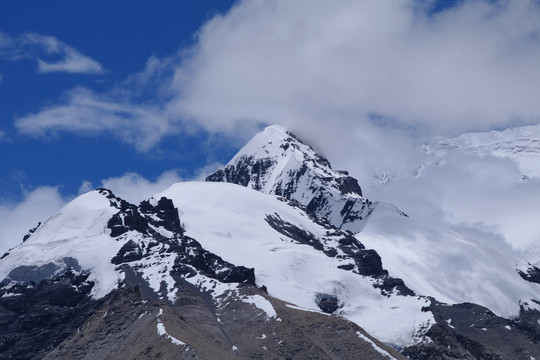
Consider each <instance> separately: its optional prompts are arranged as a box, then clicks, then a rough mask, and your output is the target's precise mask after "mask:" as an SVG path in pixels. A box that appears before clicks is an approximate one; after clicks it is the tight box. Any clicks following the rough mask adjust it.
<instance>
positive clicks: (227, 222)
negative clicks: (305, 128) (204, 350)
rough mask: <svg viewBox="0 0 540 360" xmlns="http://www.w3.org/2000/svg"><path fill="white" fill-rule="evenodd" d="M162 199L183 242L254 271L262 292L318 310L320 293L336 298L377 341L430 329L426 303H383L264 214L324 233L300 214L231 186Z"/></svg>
mask: <svg viewBox="0 0 540 360" xmlns="http://www.w3.org/2000/svg"><path fill="white" fill-rule="evenodd" d="M162 196H165V197H167V198H170V199H172V200H173V202H174V205H175V206H176V207H177V208H178V211H179V215H180V221H181V222H182V224H183V226H184V227H185V229H186V235H188V236H191V237H193V238H195V239H197V240H198V241H199V242H200V243H201V244H202V245H203V247H205V248H206V249H208V250H209V251H211V252H214V253H216V254H219V255H220V256H221V257H223V259H224V260H226V261H229V262H232V263H234V264H236V265H243V266H246V267H253V268H255V277H256V280H257V284H258V285H260V286H262V285H265V286H266V287H267V289H268V293H269V294H270V295H272V296H274V297H277V298H279V299H281V300H284V301H287V302H290V303H292V304H295V305H297V306H298V307H300V308H305V309H308V310H312V311H320V309H319V307H318V306H317V304H316V303H315V297H316V295H317V294H318V293H328V294H332V295H335V296H337V297H338V298H339V300H340V302H341V304H342V308H341V309H340V310H338V312H339V314H341V315H342V316H344V317H345V318H347V319H349V320H351V321H353V322H355V323H357V324H358V325H360V326H362V327H363V328H364V329H366V331H368V332H369V333H371V334H373V335H374V336H375V337H377V338H379V339H381V341H384V342H387V343H392V344H398V345H408V344H411V343H412V342H413V341H414V339H413V335H414V334H415V332H416V330H417V329H418V328H419V327H420V326H421V325H422V324H426V323H430V322H431V323H433V322H434V321H433V317H432V315H431V313H429V312H422V311H421V308H422V307H423V306H427V305H428V304H429V303H428V302H427V300H426V299H422V298H417V297H410V296H409V297H405V296H391V297H386V296H382V295H381V293H380V290H378V289H376V288H374V287H373V286H372V284H373V279H371V278H367V277H363V276H360V275H357V274H354V273H352V272H350V271H346V270H341V269H338V268H337V265H339V264H340V263H339V262H338V260H337V259H335V258H331V257H328V256H326V255H325V254H324V253H323V252H321V251H318V250H315V249H313V248H312V247H310V246H308V245H304V244H299V243H296V242H295V241H294V240H292V239H290V238H287V237H285V236H284V235H282V234H280V233H278V232H277V231H275V230H274V229H273V228H272V227H271V226H270V225H269V224H268V223H267V222H266V221H265V218H266V215H272V214H276V213H277V214H279V216H280V217H281V218H282V219H283V220H285V221H287V222H290V223H292V224H295V225H297V226H299V227H300V228H302V229H304V230H307V231H309V232H311V233H312V234H315V235H316V236H318V237H319V236H321V235H322V234H324V233H325V231H326V229H324V228H322V227H320V226H318V225H316V224H314V223H313V222H312V221H311V220H310V219H309V217H308V216H306V215H305V213H303V212H302V211H301V210H298V209H296V208H293V207H290V206H289V205H288V204H287V203H286V202H283V201H280V200H278V199H277V198H276V197H274V196H271V195H266V194H262V193H259V192H257V191H255V190H252V189H249V188H245V187H242V186H239V185H235V184H229V183H202V182H189V183H178V184H175V185H172V186H171V187H170V188H169V189H167V190H165V191H164V192H161V193H158V194H156V195H155V198H160V197H162Z"/></svg>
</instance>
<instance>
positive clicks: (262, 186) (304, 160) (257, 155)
mask: <svg viewBox="0 0 540 360" xmlns="http://www.w3.org/2000/svg"><path fill="white" fill-rule="evenodd" d="M206 180H207V181H211V182H230V183H236V184H239V185H242V186H246V187H250V188H252V189H255V190H257V191H260V192H263V193H265V194H271V195H278V196H282V197H284V198H286V199H288V200H292V201H294V202H297V203H298V204H300V205H302V206H304V207H305V208H306V210H307V212H308V213H310V214H312V215H314V216H315V217H316V218H318V219H320V220H326V221H328V222H329V223H330V224H332V225H333V226H336V227H338V228H340V229H342V230H351V231H353V232H358V231H361V230H362V228H363V226H364V225H365V219H366V218H367V217H368V216H369V215H370V214H371V212H372V211H373V208H374V204H373V203H372V202H370V201H369V200H367V199H366V198H364V197H363V196H362V189H361V188H360V186H359V185H358V181H357V180H356V179H354V178H353V177H351V176H349V175H348V173H347V172H346V171H336V170H333V169H332V167H331V165H330V162H329V161H328V160H327V159H326V158H325V157H323V156H321V155H319V154H318V153H316V152H315V151H314V150H313V148H311V147H310V146H309V145H306V144H305V143H303V142H302V141H301V140H300V139H299V138H298V137H297V136H296V135H294V134H293V133H291V132H289V131H287V130H286V129H284V128H283V127H281V126H278V125H272V126H269V127H267V128H266V129H264V131H262V132H261V133H259V134H257V135H256V136H255V137H254V138H253V139H252V140H251V141H249V142H248V143H247V145H246V146H244V147H243V148H242V149H241V150H240V151H239V152H238V154H237V155H236V156H235V157H234V158H233V159H232V160H231V161H230V162H229V163H228V164H227V165H226V166H225V168H223V169H221V170H218V171H217V172H215V173H214V174H212V175H210V176H208V177H207V178H206Z"/></svg>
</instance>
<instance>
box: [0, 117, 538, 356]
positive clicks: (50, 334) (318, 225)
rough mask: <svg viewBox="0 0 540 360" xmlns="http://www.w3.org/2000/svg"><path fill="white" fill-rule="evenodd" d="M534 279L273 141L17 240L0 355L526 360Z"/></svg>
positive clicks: (110, 198)
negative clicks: (211, 169) (132, 199)
mask: <svg viewBox="0 0 540 360" xmlns="http://www.w3.org/2000/svg"><path fill="white" fill-rule="evenodd" d="M538 274H540V269H537V268H535V267H534V266H532V265H530V264H528V263H527V262H525V261H523V260H521V259H518V258H516V257H514V256H512V255H511V254H506V253H501V252H498V251H496V250H495V249H491V248H489V247H487V246H486V245H485V244H484V243H481V242H478V241H477V240H476V239H474V238H472V239H469V238H467V237H465V236H463V235H461V234H458V233H456V232H454V231H452V230H451V229H445V228H441V227H437V226H433V225H431V224H425V223H422V222H421V221H419V220H416V219H410V218H408V217H406V216H404V214H403V213H402V212H400V211H396V209H395V208H394V207H392V206H390V205H388V204H384V203H377V202H371V201H369V200H367V199H365V198H364V197H363V194H362V191H361V189H360V186H359V185H358V182H357V181H356V180H355V179H354V178H352V177H350V176H349V175H348V174H347V173H346V172H344V171H335V170H333V169H332V168H331V166H330V163H329V162H328V160H326V159H325V158H324V157H323V156H321V155H318V154H317V153H316V152H315V151H314V150H313V148H311V147H310V146H308V145H306V144H305V143H303V142H302V141H300V140H299V139H298V137H296V136H295V135H294V134H292V133H290V132H288V131H287V130H285V129H283V128H281V127H279V126H271V127H268V128H266V129H265V130H264V131H263V132H262V133H260V134H258V135H256V136H255V137H254V138H253V140H251V141H250V142H249V143H248V144H247V145H246V146H245V147H244V148H243V149H242V150H241V151H240V152H239V153H238V154H237V155H236V156H235V157H234V158H233V159H232V160H231V161H230V162H229V164H227V166H225V167H224V168H223V169H221V170H218V171H217V172H216V173H214V174H212V175H210V176H209V177H208V178H207V181H206V182H184V183H177V184H174V185H172V186H171V187H170V188H168V189H166V190H164V191H162V192H160V193H158V194H155V195H154V196H153V197H152V198H150V199H148V200H146V201H143V202H141V203H140V204H138V205H137V204H131V203H129V202H127V201H125V200H123V199H120V198H118V197H117V196H115V195H114V194H113V193H112V192H111V191H110V190H107V189H97V190H95V191H91V192H89V193H87V194H84V195H82V196H80V197H78V198H77V199H75V200H73V201H72V202H71V203H69V204H68V205H66V206H65V207H64V208H63V209H62V210H61V211H60V212H59V213H58V214H57V215H55V216H53V217H52V218H50V219H48V220H47V221H45V222H44V223H43V224H40V225H39V226H38V227H37V228H35V229H32V230H31V231H30V232H29V234H28V235H27V236H25V239H24V241H23V243H22V244H21V245H19V246H18V247H17V248H15V249H12V250H11V251H10V252H9V253H7V254H5V255H4V256H3V257H2V259H1V260H0V279H2V281H1V282H0V324H2V329H3V330H1V331H0V356H1V357H2V358H5V359H96V358H99V359H101V358H104V359H105V358H106V359H140V358H165V359H212V360H213V359H253V358H260V359H276V358H279V359H284V358H290V359H307V358H309V359H358V358H362V359H404V355H406V356H408V357H409V358H412V359H426V360H427V359H435V358H437V359H506V358H512V359H527V360H530V359H531V358H540V347H539V342H540V325H539V320H540V286H539V283H540V278H539V275H538Z"/></svg>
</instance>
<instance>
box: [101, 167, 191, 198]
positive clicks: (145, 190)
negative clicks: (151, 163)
mask: <svg viewBox="0 0 540 360" xmlns="http://www.w3.org/2000/svg"><path fill="white" fill-rule="evenodd" d="M179 181H182V179H181V178H180V176H179V175H178V173H177V172H176V171H172V170H171V171H166V172H164V173H163V174H161V175H160V176H159V177H158V178H157V179H156V181H153V182H152V181H150V180H148V179H146V178H144V177H143V176H141V175H139V174H137V173H132V172H130V173H126V174H124V175H123V176H121V177H116V178H107V179H103V180H102V181H101V184H102V186H103V187H105V188H107V189H110V190H111V191H112V192H113V193H114V194H115V195H116V196H119V197H121V198H122V199H125V200H127V201H129V202H132V203H135V204H138V203H139V202H141V201H142V200H146V199H148V198H150V197H151V196H152V195H154V194H155V193H157V192H160V191H163V190H165V189H166V188H168V187H169V186H171V185H172V184H174V183H177V182H179Z"/></svg>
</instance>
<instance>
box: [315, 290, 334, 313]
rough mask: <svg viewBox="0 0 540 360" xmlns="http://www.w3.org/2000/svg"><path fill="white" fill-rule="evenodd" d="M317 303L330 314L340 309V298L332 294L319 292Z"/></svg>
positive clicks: (316, 298) (316, 297)
mask: <svg viewBox="0 0 540 360" xmlns="http://www.w3.org/2000/svg"><path fill="white" fill-rule="evenodd" d="M315 304H317V306H318V307H319V309H321V310H322V311H323V312H325V313H328V314H331V313H333V312H334V311H336V310H337V309H339V299H338V298H337V297H336V296H334V295H330V294H317V295H316V296H315Z"/></svg>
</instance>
